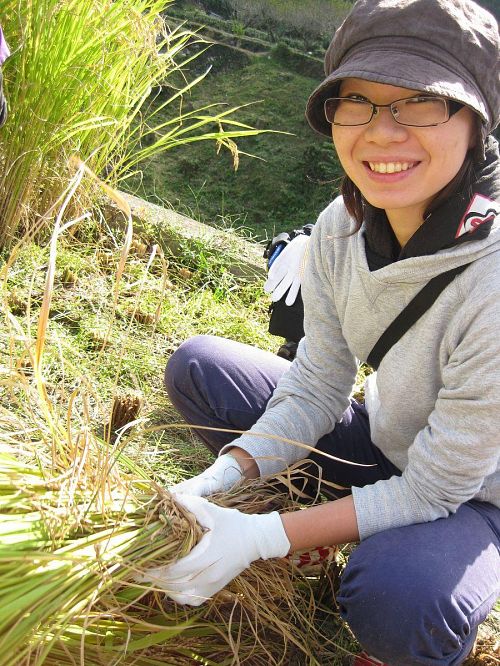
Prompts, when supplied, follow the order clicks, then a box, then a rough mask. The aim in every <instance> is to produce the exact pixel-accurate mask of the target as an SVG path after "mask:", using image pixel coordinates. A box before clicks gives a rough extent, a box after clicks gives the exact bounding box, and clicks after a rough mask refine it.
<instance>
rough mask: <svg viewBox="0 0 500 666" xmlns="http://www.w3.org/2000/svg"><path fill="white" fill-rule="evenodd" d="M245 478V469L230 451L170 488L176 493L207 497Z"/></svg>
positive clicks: (227, 488)
mask: <svg viewBox="0 0 500 666" xmlns="http://www.w3.org/2000/svg"><path fill="white" fill-rule="evenodd" d="M242 478H243V470H242V468H241V466H240V464H239V463H238V461H237V460H236V458H235V457H234V456H232V455H231V454H230V453H225V454H224V455H222V456H220V457H219V458H217V460H216V461H215V462H214V464H213V465H210V467H208V468H207V469H206V470H205V471H204V472H202V473H201V474H198V475H197V476H193V478H192V479H186V480H185V481H181V482H180V483H176V484H175V486H172V487H171V488H170V491H171V492H172V493H175V494H182V495H196V496H198V497H206V496H207V495H212V494H213V493H218V492H221V491H224V490H229V489H230V488H232V487H233V486H234V485H236V484H237V483H238V481H240V480H241V479H242Z"/></svg>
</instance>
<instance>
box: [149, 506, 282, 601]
mask: <svg viewBox="0 0 500 666" xmlns="http://www.w3.org/2000/svg"><path fill="white" fill-rule="evenodd" d="M175 501H176V502H177V503H178V504H180V505H181V506H183V507H184V508H185V509H187V510H188V511H190V512H191V513H192V514H194V516H195V517H196V519H197V521H198V523H199V524H200V525H201V526H202V527H204V528H206V529H207V530H208V531H207V533H206V534H205V535H204V536H203V538H202V539H201V541H200V542H199V543H198V545H197V546H195V547H194V548H193V550H192V551H191V552H190V553H189V554H188V555H186V557H183V558H182V559H181V560H179V561H178V562H176V563H175V564H171V565H169V566H164V567H157V568H154V569H149V570H147V571H146V572H145V573H144V575H143V576H142V577H141V580H142V582H150V583H152V585H153V586H154V587H157V588H161V589H162V590H164V591H165V593H166V594H167V596H168V597H170V598H171V599H173V600H174V601H176V602H177V603H179V604H189V605H190V606H199V605H200V604H202V603H203V602H204V601H206V600H207V599H209V598H210V597H212V596H213V595H214V594H215V593H216V592H218V591H219V590H221V589H222V588H223V587H224V586H225V585H227V584H228V583H229V582H230V581H231V580H232V579H233V578H235V577H236V576H238V575H239V574H240V573H241V572H242V571H243V570H244V569H246V568H247V567H248V566H250V564H251V563H252V562H253V561H254V560H257V559H259V558H261V559H264V560H267V559H269V558H272V557H285V555H287V554H288V551H289V550H290V541H289V540H288V537H287V535H286V532H285V529H284V527H283V523H282V522H281V518H280V516H279V514H278V513H277V512H276V511H274V512H273V513H269V514H256V515H248V514H246V513H242V512H241V511H238V510H237V509H224V508H222V507H220V506H217V505H216V504H212V503H211V502H209V501H208V500H206V499H205V498H204V497H194V496H191V495H175Z"/></svg>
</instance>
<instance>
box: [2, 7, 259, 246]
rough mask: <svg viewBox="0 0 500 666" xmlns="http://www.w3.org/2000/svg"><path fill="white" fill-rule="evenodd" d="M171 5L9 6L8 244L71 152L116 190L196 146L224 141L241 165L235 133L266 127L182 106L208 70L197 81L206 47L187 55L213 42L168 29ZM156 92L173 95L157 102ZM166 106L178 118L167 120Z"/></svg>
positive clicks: (5, 19)
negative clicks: (170, 153)
mask: <svg viewBox="0 0 500 666" xmlns="http://www.w3.org/2000/svg"><path fill="white" fill-rule="evenodd" d="M170 4H171V0H114V1H113V2H109V0H4V1H3V2H2V13H1V20H2V25H3V28H4V32H5V34H6V36H7V39H8V40H9V42H10V46H11V50H12V52H13V53H12V56H11V58H10V59H9V60H8V61H7V63H6V64H5V65H4V77H5V87H6V93H7V96H8V100H9V107H10V118H9V121H8V124H7V125H6V127H5V128H3V130H2V132H1V133H0V164H1V173H0V220H1V225H0V247H3V246H5V245H11V244H12V242H13V240H14V238H15V235H16V232H17V230H18V227H19V225H20V224H22V225H23V227H22V230H23V231H27V230H31V229H33V227H34V226H36V224H37V222H38V221H39V219H40V216H41V215H42V213H44V212H45V211H46V210H48V209H50V207H51V206H52V205H53V204H54V202H55V201H56V200H57V198H58V197H59V195H60V194H61V192H62V191H63V190H64V187H65V184H66V183H67V182H68V179H69V177H70V174H68V171H67V168H66V164H67V159H68V156H69V155H73V154H78V155H79V156H80V157H81V158H82V159H83V160H85V161H86V162H87V164H88V165H89V167H90V168H91V169H92V170H93V171H94V172H95V173H97V174H98V175H99V176H100V177H101V178H102V179H104V180H105V181H106V182H108V183H110V184H113V185H115V186H116V185H117V184H119V183H120V182H121V181H122V180H123V179H124V178H126V177H127V176H129V175H130V174H131V173H133V170H134V169H135V168H136V166H137V165H138V164H139V163H140V162H141V161H142V160H144V159H146V158H148V157H151V156H152V155H154V154H156V153H158V152H161V151H165V150H170V149H172V148H175V147H178V146H181V145H185V144H187V143H191V142H195V141H201V140H204V141H206V140H210V141H214V142H216V143H217V144H218V145H219V147H220V146H225V147H226V148H228V149H229V150H230V151H231V152H232V154H233V157H234V160H235V165H237V160H238V155H239V153H238V148H237V147H236V144H235V143H234V139H235V138H236V137H239V136H245V135H251V134H256V133H258V132H257V130H253V129H252V128H250V127H249V126H247V125H244V124H242V123H239V122H238V121H237V120H235V119H234V118H233V115H234V111H235V109H228V108H227V107H220V106H219V107H217V106H216V105H214V104H211V105H208V106H206V107H204V108H200V109H195V110H192V111H189V112H183V110H182V99H183V97H184V96H185V95H188V94H189V91H190V89H191V88H192V87H193V86H194V85H196V84H197V83H198V82H199V81H200V80H201V79H202V78H204V76H205V75H204V74H202V75H200V76H197V77H195V78H193V79H192V80H188V79H187V78H186V75H185V72H186V71H187V70H188V69H189V65H190V63H191V61H192V60H193V59H194V58H195V57H196V54H191V55H184V53H185V51H186V48H187V47H188V46H192V45H193V44H194V43H195V42H198V43H200V42H203V40H202V38H201V37H200V36H199V35H196V34H193V33H192V32H191V31H189V30H187V29H185V28H184V27H182V26H181V27H177V28H173V29H169V28H168V27H167V25H166V24H165V21H164V19H163V18H162V11H164V10H165V9H166V8H167V7H168V6H169V5H170ZM202 48H203V47H202ZM153 91H157V93H158V94H160V92H161V95H162V100H163V101H161V102H160V103H156V104H152V103H151V100H152V95H153ZM165 92H166V96H164V93H165ZM165 107H169V109H170V111H169V116H168V117H169V120H166V121H165V120H163V121H159V120H156V119H157V117H158V113H159V112H160V110H163V109H165ZM73 206H77V204H75V202H73Z"/></svg>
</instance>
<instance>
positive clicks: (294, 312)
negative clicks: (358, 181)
mask: <svg viewBox="0 0 500 666" xmlns="http://www.w3.org/2000/svg"><path fill="white" fill-rule="evenodd" d="M313 226H314V225H313V224H306V225H304V226H303V227H302V229H294V230H293V231H286V232H282V233H280V234H278V235H277V236H275V237H274V238H273V239H272V240H271V241H270V242H269V243H268V245H267V247H266V249H265V252H264V258H265V259H267V260H268V268H270V266H271V265H272V263H273V261H274V259H275V258H276V257H277V256H278V255H279V253H280V252H281V251H282V250H283V249H284V248H285V247H286V246H287V245H288V244H289V243H290V241H292V240H293V239H294V238H296V237H297V236H302V235H305V236H310V235H311V231H312V228H313ZM287 293H288V292H286V293H285V294H284V295H283V296H282V297H281V298H280V300H279V301H276V302H275V303H271V306H270V307H269V315H270V317H269V333H271V335H277V336H279V337H281V338H285V341H286V343H285V345H283V346H282V347H286V349H282V348H281V347H280V350H279V351H278V355H279V356H284V357H285V358H291V359H293V358H294V357H295V350H296V349H297V345H298V343H299V340H300V339H301V338H303V337H304V303H303V301H302V295H301V292H300V289H299V293H298V294H297V298H296V299H295V302H294V303H293V305H286V303H285V299H286V296H287ZM289 343H292V344H289ZM280 352H281V353H280Z"/></svg>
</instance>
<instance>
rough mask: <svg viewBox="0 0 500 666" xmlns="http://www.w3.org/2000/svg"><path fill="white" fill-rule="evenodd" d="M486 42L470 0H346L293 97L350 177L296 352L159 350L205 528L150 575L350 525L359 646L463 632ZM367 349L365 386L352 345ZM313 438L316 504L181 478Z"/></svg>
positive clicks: (173, 582)
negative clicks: (254, 505) (197, 453)
mask: <svg viewBox="0 0 500 666" xmlns="http://www.w3.org/2000/svg"><path fill="white" fill-rule="evenodd" d="M499 53H500V36H499V33H498V24H497V22H496V20H495V19H494V17H493V16H491V14H489V13H488V12H486V11H485V10H483V9H482V8H481V7H480V6H478V5H477V4H475V3H474V2H472V1H471V0H446V1H444V0H358V2H356V3H355V4H354V6H353V8H352V11H351V13H350V14H349V16H348V17H347V18H346V20H345V21H344V23H343V24H342V25H341V27H340V28H339V29H338V31H337V32H336V33H335V35H334V37H333V40H332V42H331V44H330V47H329V48H328V50H327V53H326V57H325V73H326V78H325V80H324V81H323V82H322V83H321V84H320V85H319V86H318V87H317V88H316V90H315V91H314V92H313V93H312V95H311V96H310V98H309V101H308V105H307V110H306V115H307V118H308V120H309V123H310V124H311V126H312V127H313V128H314V129H315V130H317V131H319V132H320V133H321V134H323V135H326V136H330V135H331V136H333V143H334V147H335V150H336V151H337V153H338V156H339V158H340V161H341V163H342V166H343V168H344V171H345V179H344V183H343V187H342V192H343V196H342V197H339V198H337V199H336V200H335V201H333V202H332V203H331V204H330V205H329V206H328V207H327V208H326V210H325V211H323V213H322V214H321V215H320V217H319V220H318V222H317V224H316V226H315V228H314V230H313V232H312V234H311V237H310V240H309V241H307V240H306V241H305V242H304V240H303V239H302V241H301V243H302V244H303V245H305V246H306V248H305V250H304V255H303V256H304V260H303V261H302V262H297V265H298V266H300V268H298V273H299V275H300V274H301V273H303V281H302V293H303V301H304V330H305V337H304V338H303V339H302V340H301V342H300V344H299V347H298V351H297V357H296V359H295V360H294V362H293V363H291V364H290V363H289V362H288V361H286V360H284V359H281V358H278V357H275V356H272V355H271V354H265V353H264V352H262V351H260V350H257V349H253V348H250V347H247V346H244V345H241V344H238V343H236V342H232V341H229V340H221V339H218V338H214V337H211V336H201V337H198V338H194V339H192V340H188V341H187V342H185V343H184V344H183V345H181V347H180V348H179V349H178V350H177V351H176V352H175V354H174V355H173V356H172V358H171V359H170V361H169V364H168V366H167V369H166V376H165V381H166V386H167V391H168V393H169V396H170V398H171V400H172V402H173V403H174V405H175V406H176V407H177V408H178V409H179V411H180V412H181V413H182V415H183V416H184V417H185V419H186V420H187V421H188V423H190V424H191V425H193V426H194V427H195V431H196V432H197V434H198V435H199V436H200V438H201V439H203V441H204V442H205V443H206V444H207V446H208V447H209V448H210V449H211V450H212V451H214V452H216V453H219V458H218V460H217V461H216V462H215V463H214V464H213V465H212V466H211V467H210V468H209V469H208V470H206V472H205V473H204V474H202V475H200V476H198V477H195V478H194V479H189V480H187V481H184V482H183V483H182V484H180V485H179V486H177V487H176V488H175V489H174V490H175V491H176V492H177V493H178V502H179V503H180V504H182V505H183V506H185V507H188V508H189V510H190V511H192V512H193V513H194V514H195V515H196V516H197V518H198V520H199V522H200V524H201V525H203V526H204V527H206V528H207V532H206V534H205V535H204V537H203V539H202V540H201V542H200V543H199V544H198V546H196V548H194V549H193V551H192V552H191V553H190V554H189V555H187V556H186V557H185V558H183V559H182V560H181V561H180V562H179V563H176V564H174V565H172V566H167V567H158V568H156V569H155V570H152V571H151V572H150V574H149V577H148V576H147V577H146V578H149V580H151V581H152V583H154V584H155V586H157V587H162V588H163V589H165V590H166V592H167V594H168V595H169V596H170V597H172V598H173V599H174V600H176V601H178V602H179V603H185V604H192V605H198V604H200V603H203V601H204V600H205V599H206V598H207V597H210V596H211V595H212V594H214V592H215V591H216V590H217V589H220V588H221V587H223V586H224V584H225V583H226V582H227V580H228V577H229V578H230V577H231V576H234V575H236V573H237V572H238V571H241V570H243V569H244V568H245V567H247V566H248V565H249V564H250V562H251V561H253V560H255V559H267V558H273V557H282V556H284V555H286V553H287V552H288V551H295V550H298V549H304V548H309V549H312V548H314V547H318V546H322V545H333V544H339V543H345V542H353V541H360V542H361V543H360V544H359V545H358V546H357V548H356V549H355V550H354V551H353V554H352V555H351V557H350V558H349V562H348V564H347V566H346V568H345V570H344V572H343V575H342V581H341V585H340V589H339V592H338V595H337V601H338V603H339V606H340V612H341V615H342V617H343V618H344V619H345V620H346V621H347V622H348V624H349V626H350V627H351V629H352V630H353V632H354V633H355V635H356V636H357V638H358V639H359V641H360V643H361V644H362V645H363V647H364V648H365V649H367V650H369V651H370V653H372V654H373V655H375V656H376V659H378V661H372V660H371V659H370V658H365V659H364V660H363V661H362V662H361V661H359V662H358V663H363V664H371V663H378V664H381V663H382V662H381V661H380V660H383V661H385V662H386V663H388V664H397V665H398V666H415V664H422V665H428V666H430V665H431V664H440V665H441V666H456V665H457V664H461V663H463V662H464V660H465V659H466V658H467V656H468V654H469V653H470V651H471V649H472V646H473V644H474V639H475V636H476V633H477V629H478V625H479V624H480V623H481V622H482V621H483V620H484V618H485V617H486V615H487V614H488V612H489V610H490V609H491V608H492V606H493V604H494V603H495V600H496V598H497V597H498V595H499V592H500V578H499V572H500V555H499V551H500V548H499V546H500V541H499V535H500V466H499V457H498V453H499V446H498V432H499V431H500V371H499V367H498V358H499V356H500V338H499V336H498V330H499V327H500V224H499V213H500V157H499V151H498V143H497V141H496V140H495V139H494V138H493V136H492V135H491V132H492V131H493V130H494V129H495V127H496V126H497V125H498V123H499V121H500V80H499V70H498V61H499ZM294 243H296V241H295V240H292V242H291V243H290V245H289V246H288V247H293V244H294ZM295 247H297V245H296V246H295ZM287 250H288V248H287V249H285V250H284V251H283V252H281V254H280V255H278V257H277V259H275V260H274V262H273V264H272V266H271V271H270V273H271V272H273V271H274V270H275V268H276V266H282V265H283V262H285V266H286V261H287V257H290V255H291V252H287ZM277 270H278V271H280V274H281V275H282V276H285V277H284V278H283V279H286V275H287V271H286V270H285V271H283V270H282V269H281V268H278V269H277ZM443 278H446V281H443ZM270 280H271V281H273V276H270ZM278 282H279V281H278ZM436 283H441V288H440V290H436V289H434V286H435V285H436ZM273 284H274V287H275V288H276V289H277V288H281V285H279V284H278V285H277V284H276V283H275V282H273ZM445 284H446V285H447V286H446V288H444V285H445ZM429 287H432V288H433V289H434V291H433V292H432V295H431V296H430V297H429V295H428V294H429V293H430V290H429ZM423 294H426V297H425V298H423ZM422 301H423V303H424V305H425V306H426V307H427V309H426V308H425V307H424V308H423V309H422V308H420V306H418V305H416V304H418V303H422ZM415 310H416V311H417V314H418V316H415ZM401 321H402V322H403V323H402V325H401V324H400V323H398V326H397V327H396V328H398V327H399V330H398V334H397V335H392V334H391V335H392V339H391V343H390V344H389V345H386V348H385V354H378V353H377V354H376V355H374V353H373V352H374V350H376V349H378V348H379V342H380V340H384V339H386V338H385V332H386V331H394V324H395V323H396V322H401ZM374 357H375V358H376V363H374V366H375V367H376V369H377V372H374V373H373V374H371V375H370V376H369V377H368V380H367V382H366V385H365V403H364V404H360V403H359V402H356V401H355V400H353V399H351V395H352V389H353V382H354V378H355V375H356V369H357V365H358V362H359V361H363V362H366V361H368V360H369V361H370V362H371V359H373V358H374ZM196 426H201V428H198V429H196ZM207 426H208V428H209V429H208V430H207V429H203V428H206V427H207ZM241 430H243V431H248V432H245V434H243V435H242V436H240V437H239V438H235V436H234V433H235V431H241ZM306 457H308V459H309V460H310V462H311V465H316V466H317V468H320V469H321V474H320V476H321V480H320V481H318V484H317V487H315V488H313V493H312V497H317V496H318V495H317V494H315V491H319V493H322V494H323V496H324V497H326V498H328V500H329V501H326V502H323V503H319V504H318V505H317V506H313V507H308V508H306V509H304V510H301V511H295V512H290V513H285V514H282V515H281V516H278V515H277V514H274V515H273V514H271V515H263V516H257V517H255V516H254V517H253V520H252V521H251V522H250V521H249V520H248V519H247V517H246V516H243V515H241V514H239V515H238V514H235V513H234V512H233V513H229V512H226V511H221V510H220V509H219V508H218V507H214V505H213V504H212V503H211V502H210V501H208V500H206V499H202V498H200V497H189V495H208V494H209V493H213V492H216V491H218V490H220V489H222V488H225V489H227V488H228V487H232V486H233V485H234V484H235V483H237V482H238V480H240V479H241V478H242V477H245V478H252V477H256V476H259V475H265V474H272V473H276V472H278V471H281V470H283V469H285V468H286V467H287V466H288V465H290V464H291V463H293V462H295V461H297V460H300V459H303V458H306ZM325 482H326V483H325ZM329 484H330V485H329ZM221 535H224V536H221ZM228 535H231V536H230V538H228Z"/></svg>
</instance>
